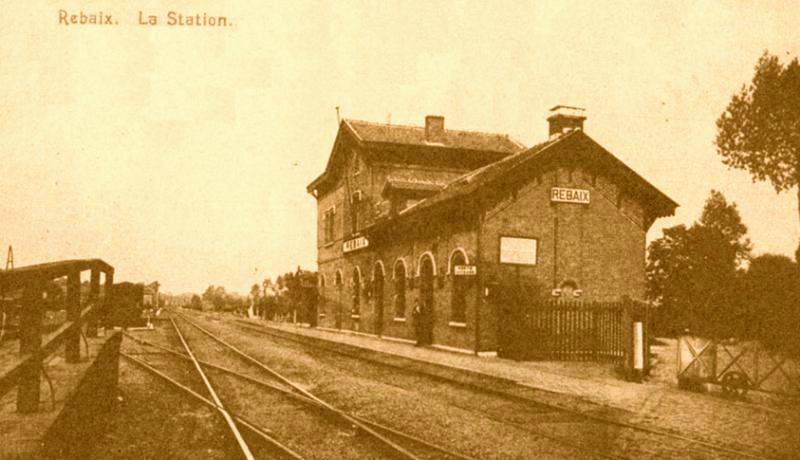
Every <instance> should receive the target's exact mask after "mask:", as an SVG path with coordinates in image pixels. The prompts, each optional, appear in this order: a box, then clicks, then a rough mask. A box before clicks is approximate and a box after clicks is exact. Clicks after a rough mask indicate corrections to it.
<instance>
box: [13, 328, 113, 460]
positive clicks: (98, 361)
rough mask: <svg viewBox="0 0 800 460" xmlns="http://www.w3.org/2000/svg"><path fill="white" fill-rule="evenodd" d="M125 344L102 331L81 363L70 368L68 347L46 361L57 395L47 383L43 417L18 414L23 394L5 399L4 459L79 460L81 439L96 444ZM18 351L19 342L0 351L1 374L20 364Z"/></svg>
mask: <svg viewBox="0 0 800 460" xmlns="http://www.w3.org/2000/svg"><path fill="white" fill-rule="evenodd" d="M120 340H121V335H120V333H119V332H118V331H108V333H107V334H106V335H105V336H104V335H103V333H102V332H101V334H100V336H99V337H97V338H88V339H87V340H86V342H83V341H82V342H81V347H80V353H81V359H80V361H79V362H77V363H67V362H66V360H65V353H64V350H63V346H62V347H61V349H59V350H57V351H56V352H55V353H54V354H52V355H51V356H50V357H49V358H48V359H47V360H45V365H44V369H45V372H46V374H47V376H48V377H49V378H50V380H51V381H52V385H53V389H54V395H53V394H52V393H51V391H50V387H49V385H48V383H47V378H43V379H42V383H41V392H40V395H41V396H40V399H39V411H38V412H34V413H29V414H21V413H18V412H17V404H16V401H17V389H13V390H11V391H9V392H8V393H7V394H6V395H4V396H3V397H2V398H1V399H0V446H1V447H0V458H3V459H7V458H9V459H38V458H48V457H49V458H68V457H73V458H75V457H76V451H74V449H79V448H80V446H79V445H78V444H80V442H76V438H78V441H80V439H79V438H81V437H88V438H87V439H85V441H87V440H88V441H91V439H93V437H89V436H91V435H92V434H93V433H95V432H97V431H98V430H99V429H100V428H101V424H102V423H103V418H102V412H105V411H107V409H109V407H110V403H111V402H112V401H113V398H114V397H116V394H115V393H116V378H117V374H116V372H117V367H116V366H117V365H118V362H119V344H120ZM87 343H88V355H87V349H86V344H87ZM15 348H18V344H16V343H14V342H6V343H4V344H3V345H2V346H0V371H2V372H5V371H6V370H7V369H8V368H10V366H12V365H14V363H15V361H16V360H17V359H18V353H17V350H15ZM53 396H54V397H53Z"/></svg>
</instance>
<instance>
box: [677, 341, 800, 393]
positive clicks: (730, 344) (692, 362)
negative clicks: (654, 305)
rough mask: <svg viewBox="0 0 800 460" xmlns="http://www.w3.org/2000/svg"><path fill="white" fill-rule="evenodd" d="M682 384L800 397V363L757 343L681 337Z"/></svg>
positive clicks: (680, 373)
mask: <svg viewBox="0 0 800 460" xmlns="http://www.w3.org/2000/svg"><path fill="white" fill-rule="evenodd" d="M677 373H678V375H677V376H678V384H679V386H681V387H682V388H687V387H692V386H693V385H695V384H703V383H712V384H717V385H721V386H722V390H723V392H725V393H727V394H731V395H738V396H743V395H744V394H746V393H747V391H748V390H756V391H763V392H767V393H776V394H781V395H788V396H800V362H798V360H797V359H792V358H790V357H788V356H785V355H782V354H780V353H776V352H774V351H771V350H768V349H767V348H765V347H764V346H763V345H761V344H760V343H759V342H757V341H748V342H745V341H741V342H740V341H734V340H725V341H723V340H714V339H708V338H705V337H696V336H681V337H679V338H678V369H677Z"/></svg>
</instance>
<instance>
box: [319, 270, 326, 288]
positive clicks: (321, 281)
mask: <svg viewBox="0 0 800 460" xmlns="http://www.w3.org/2000/svg"><path fill="white" fill-rule="evenodd" d="M319 287H321V288H324V287H325V275H323V274H322V273H320V274H319Z"/></svg>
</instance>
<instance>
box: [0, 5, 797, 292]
mask: <svg viewBox="0 0 800 460" xmlns="http://www.w3.org/2000/svg"><path fill="white" fill-rule="evenodd" d="M129 4H133V6H130V5H129ZM59 9H65V10H68V11H69V12H70V13H75V14H78V13H80V10H83V11H84V12H85V13H87V14H93V13H96V12H97V11H99V10H102V11H104V12H105V13H106V14H109V13H110V14H113V16H114V19H115V20H116V21H118V22H119V25H116V26H65V25H59V21H58V18H59V13H58V10H59ZM139 10H142V11H143V12H144V14H146V15H150V14H152V15H157V16H159V17H160V18H161V21H162V25H160V26H158V27H144V26H138V25H137V18H138V11H139ZM169 11H178V12H185V13H188V14H195V13H201V14H202V13H204V12H205V13H207V14H212V15H224V16H227V17H228V18H229V20H230V21H231V22H232V24H233V25H232V26H231V27H227V28H181V27H169V26H166V25H163V21H166V15H167V13H168V12H169ZM798 23H800V3H798V2H782V1H776V2H766V1H759V2H744V1H741V2H737V1H718V2H712V1H703V2H689V1H687V2H670V3H667V2H638V1H637V2H588V1H576V2H562V1H558V2H556V1H522V2H478V1H475V2H435V1H402V2H399V1H398V2H388V1H381V2H376V1H364V2H351V1H338V2H323V1H319V2H301V1H291V2H290V1H285V2H264V1H258V0H252V1H243V0H242V1H223V0H217V1H198V0H193V1H189V0H183V1H178V0H174V1H167V0H164V1H153V0H151V1H137V2H120V1H118V0H105V1H101V0H94V1H92V0H83V1H74V0H63V1H60V2H54V1H43V0H35V1H31V0H12V1H6V2H3V9H2V14H0V248H1V249H2V251H1V252H0V256H2V257H3V261H4V260H5V250H6V247H7V246H8V245H9V244H12V245H13V247H14V252H15V256H16V264H17V266H22V265H28V264H33V263H39V262H44V261H51V260H58V259H64V258H87V257H100V258H103V259H105V260H106V261H107V262H109V263H111V264H112V265H114V266H115V267H116V269H117V279H119V280H130V281H153V280H159V281H160V282H161V283H162V285H163V286H164V289H166V290H168V291H172V292H175V293H177V292H184V291H195V292H198V291H202V290H203V289H205V287H206V286H208V285H209V284H215V285H220V284H221V285H223V286H225V287H226V288H227V289H228V290H235V291H239V292H242V293H246V292H248V290H249V286H250V285H251V284H252V283H254V282H259V281H260V280H262V279H263V278H264V277H266V276H272V277H273V278H274V277H275V276H277V275H278V274H280V273H282V272H285V271H288V270H292V269H294V268H295V267H297V265H301V266H303V267H304V268H312V269H315V268H316V262H315V258H316V249H315V231H316V230H315V219H316V216H315V202H314V199H313V198H312V197H311V196H310V195H308V194H306V192H305V186H306V184H308V183H309V182H310V181H311V180H312V179H313V178H315V177H316V176H317V175H318V174H320V173H321V172H322V170H323V168H324V166H325V163H326V160H327V157H328V154H329V153H330V149H331V147H332V144H333V140H334V137H335V134H336V129H337V124H336V112H335V110H334V107H336V106H341V108H342V109H341V110H342V113H343V115H344V116H345V117H350V118H356V119H364V120H371V121H387V120H388V119H389V117H391V121H392V122H393V123H398V124H421V123H423V121H424V117H425V115H427V114H439V115H443V116H445V125H446V127H448V128H459V129H474V130H481V131H494V132H505V133H508V134H510V135H512V136H513V137H515V138H517V139H518V140H520V141H522V142H523V143H525V144H526V145H532V144H534V143H536V142H539V141H541V140H543V139H544V138H545V136H546V129H547V128H546V122H545V117H546V115H547V110H548V109H549V108H550V107H552V106H553V105H555V104H559V103H566V104H574V105H579V106H582V107H586V109H587V115H588V120H587V121H586V132H587V133H588V134H589V135H590V136H592V137H593V138H594V139H595V140H597V141H598V142H600V143H601V144H602V145H603V146H605V147H606V148H608V149H609V150H610V151H612V152H613V153H614V154H615V155H617V156H618V157H619V158H620V159H621V160H623V161H624V162H626V163H627V164H628V165H630V166H631V167H632V168H633V169H634V170H636V171H637V172H639V173H640V174H641V175H643V176H644V177H645V178H646V179H648V180H649V181H650V182H652V183H653V184H654V185H656V186H657V187H659V188H660V189H661V190H662V191H664V192H665V193H666V194H667V195H669V196H670V197H672V198H673V199H675V200H676V201H677V202H678V203H680V205H681V207H680V208H679V209H678V212H677V214H676V216H675V217H673V218H669V219H661V220H659V221H657V222H656V224H655V225H654V227H653V229H652V230H651V231H650V233H649V235H648V236H649V240H652V239H654V238H658V237H659V236H660V235H661V229H662V228H663V227H664V226H672V225H676V224H679V223H690V222H692V221H694V220H695V219H697V218H698V217H699V213H700V210H701V208H702V205H703V202H704V200H705V198H706V197H707V196H708V193H709V190H710V189H712V188H715V189H719V190H721V191H722V192H723V193H724V194H725V196H726V197H727V198H728V199H729V200H733V201H735V202H736V203H738V205H739V208H740V211H741V214H742V217H743V220H744V222H745V224H746V225H747V226H748V227H749V229H750V237H751V238H752V240H753V243H754V249H755V252H756V253H763V252H776V253H782V254H787V255H790V254H793V252H794V249H795V248H796V246H797V241H798V237H800V226H798V217H797V201H796V194H795V193H794V191H792V192H790V193H788V194H782V195H777V194H776V193H775V192H774V190H773V189H772V188H771V186H770V185H769V184H766V183H757V184H753V183H752V182H751V180H750V176H749V175H748V174H747V173H746V172H742V171H732V170H728V169H727V167H725V166H723V165H722V163H721V161H720V157H719V156H718V155H717V154H716V151H715V147H714V145H713V139H714V135H715V125H714V122H715V120H716V118H717V117H718V116H719V114H720V113H721V112H722V111H723V110H724V108H725V106H726V105H727V103H728V101H729V99H730V96H731V95H732V93H733V92H734V91H736V90H737V89H738V88H740V87H741V85H742V84H743V83H745V82H748V81H749V80H750V79H751V77H752V75H753V67H754V65H755V63H756V60H757V59H758V57H759V56H760V55H761V53H762V52H763V51H764V50H769V51H770V52H771V53H773V54H779V55H780V56H784V57H785V58H786V59H788V58H789V57H793V56H798V55H800V32H798V30H800V29H798V27H797V24H798Z"/></svg>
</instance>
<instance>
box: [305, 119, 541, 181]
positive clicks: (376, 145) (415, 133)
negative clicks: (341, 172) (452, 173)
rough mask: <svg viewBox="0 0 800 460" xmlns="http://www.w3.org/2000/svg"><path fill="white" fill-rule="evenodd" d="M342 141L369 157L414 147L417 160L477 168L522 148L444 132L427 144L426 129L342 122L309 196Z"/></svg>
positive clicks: (505, 140)
mask: <svg viewBox="0 0 800 460" xmlns="http://www.w3.org/2000/svg"><path fill="white" fill-rule="evenodd" d="M344 137H350V138H351V139H353V140H354V141H355V142H356V143H357V144H358V145H360V146H362V147H366V149H365V153H366V154H368V155H369V154H370V153H372V150H375V151H377V150H378V149H380V148H381V147H393V146H401V147H402V146H406V147H414V148H415V149H416V151H418V154H419V155H422V156H420V157H417V158H418V159H419V160H425V161H432V160H437V159H438V160H441V161H443V162H453V161H456V162H458V161H465V160H469V161H471V162H475V161H477V162H478V165H484V164H487V163H492V162H495V161H497V160H499V159H501V158H503V157H506V156H508V155H511V154H513V153H517V152H520V151H522V150H523V149H524V148H525V146H524V145H523V144H521V143H520V142H518V141H516V140H514V139H512V138H511V137H510V136H508V135H507V134H496V133H484V132H478V131H461V130H453V129H445V130H444V132H443V134H442V136H440V137H439V138H437V140H438V142H430V141H427V140H426V139H425V128H424V127H422V126H404V125H391V124H383V123H372V122H367V121H360V120H350V119H344V120H342V121H341V123H340V124H339V130H338V132H337V134H336V140H335V141H334V144H333V149H332V150H331V154H330V156H329V158H328V164H327V165H326V167H325V172H323V173H322V174H321V175H319V176H318V177H317V178H316V179H314V180H313V181H312V182H311V183H310V184H309V185H308V186H307V187H306V189H307V190H308V192H309V193H311V192H313V190H314V189H315V188H317V187H319V186H320V185H321V184H323V183H324V182H326V181H327V180H328V179H330V178H332V177H333V170H334V166H335V163H336V161H337V160H336V157H338V156H339V155H340V154H337V152H338V149H337V146H338V145H339V143H340V140H341V139H343V138H344ZM370 147H373V149H370ZM462 151H468V152H470V155H469V157H467V156H463V155H461V154H460V153H461V152H462ZM413 162H414V161H412V163H413ZM465 169H466V168H465Z"/></svg>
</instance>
